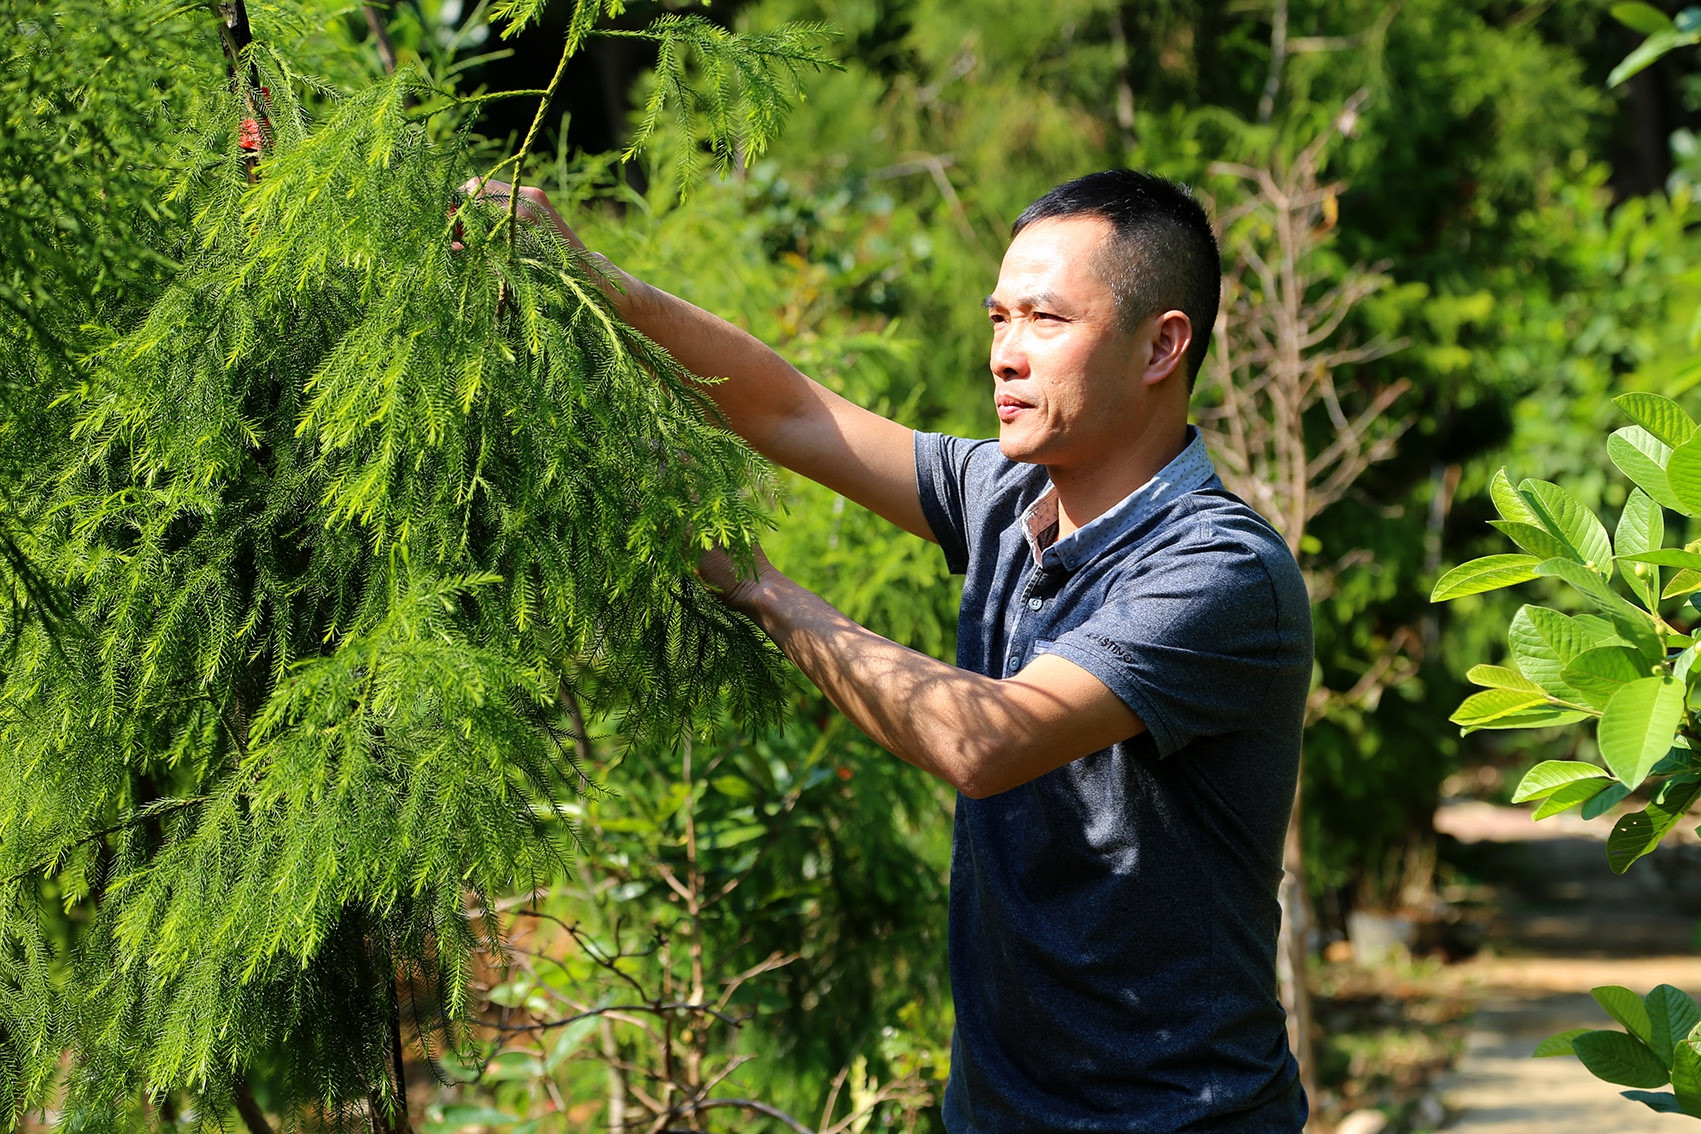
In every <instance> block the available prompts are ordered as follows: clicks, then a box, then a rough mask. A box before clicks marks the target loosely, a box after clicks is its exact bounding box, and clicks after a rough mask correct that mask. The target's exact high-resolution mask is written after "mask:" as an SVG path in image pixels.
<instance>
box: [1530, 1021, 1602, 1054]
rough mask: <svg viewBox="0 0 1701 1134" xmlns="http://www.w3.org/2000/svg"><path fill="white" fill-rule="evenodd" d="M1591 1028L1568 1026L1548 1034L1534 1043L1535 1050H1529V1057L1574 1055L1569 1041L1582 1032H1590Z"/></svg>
mask: <svg viewBox="0 0 1701 1134" xmlns="http://www.w3.org/2000/svg"><path fill="white" fill-rule="evenodd" d="M1594 1030H1595V1029H1593V1028H1568V1029H1566V1030H1565V1031H1563V1032H1559V1033H1558V1034H1556V1035H1551V1036H1548V1037H1547V1038H1546V1039H1544V1040H1542V1042H1541V1043H1538V1044H1537V1045H1536V1050H1534V1051H1532V1052H1530V1058H1531V1059H1547V1058H1549V1057H1550V1056H1555V1055H1576V1054H1577V1053H1576V1052H1575V1051H1572V1050H1571V1041H1572V1040H1574V1039H1576V1038H1577V1037H1578V1036H1580V1035H1582V1034H1583V1033H1584V1032H1592V1031H1594Z"/></svg>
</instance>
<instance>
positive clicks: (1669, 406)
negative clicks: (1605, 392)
mask: <svg viewBox="0 0 1701 1134" xmlns="http://www.w3.org/2000/svg"><path fill="white" fill-rule="evenodd" d="M1612 404H1613V405H1615V406H1617V407H1618V408H1619V409H1621V410H1623V411H1624V413H1625V416H1627V417H1629V418H1630V420H1631V421H1634V422H1635V423H1636V424H1637V425H1640V426H1641V427H1642V428H1643V429H1646V430H1647V431H1648V432H1649V433H1651V434H1653V435H1654V436H1655V437H1657V438H1659V440H1660V441H1662V442H1664V443H1665V444H1667V445H1669V446H1671V447H1672V448H1673V449H1676V448H1677V447H1678V446H1679V445H1682V444H1684V443H1685V442H1687V441H1688V440H1689V439H1690V438H1692V437H1694V436H1695V430H1696V424H1695V420H1694V419H1693V418H1691V417H1690V416H1689V414H1688V413H1687V412H1685V411H1684V408H1683V407H1682V406H1680V405H1678V404H1677V403H1676V402H1674V401H1672V400H1671V399H1670V398H1668V397H1666V396H1665V395H1663V394H1653V393H1647V392H1644V391H1635V392H1632V393H1628V394H1620V395H1618V397H1616V398H1614V399H1613V400H1612Z"/></svg>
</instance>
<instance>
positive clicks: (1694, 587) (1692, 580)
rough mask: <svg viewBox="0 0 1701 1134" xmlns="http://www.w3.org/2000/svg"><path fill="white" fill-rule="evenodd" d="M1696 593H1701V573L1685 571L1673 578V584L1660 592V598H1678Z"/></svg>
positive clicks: (1670, 583) (1668, 584) (1667, 585)
mask: <svg viewBox="0 0 1701 1134" xmlns="http://www.w3.org/2000/svg"><path fill="white" fill-rule="evenodd" d="M1696 591H1701V571H1690V570H1683V571H1679V572H1678V573H1677V574H1675V575H1673V576H1672V577H1671V582H1669V583H1667V584H1666V589H1665V590H1663V591H1661V592H1660V597H1661V598H1676V597H1677V596H1678V595H1688V594H1694V593H1695V592H1696Z"/></svg>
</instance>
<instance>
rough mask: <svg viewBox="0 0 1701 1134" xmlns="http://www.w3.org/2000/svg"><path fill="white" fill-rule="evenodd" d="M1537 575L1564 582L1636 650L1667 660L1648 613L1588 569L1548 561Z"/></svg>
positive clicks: (1555, 560) (1545, 560)
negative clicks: (1573, 588) (1586, 600)
mask: <svg viewBox="0 0 1701 1134" xmlns="http://www.w3.org/2000/svg"><path fill="white" fill-rule="evenodd" d="M1536 574H1538V575H1547V576H1551V577H1554V578H1558V579H1564V580H1565V581H1566V582H1567V583H1570V584H1571V585H1572V586H1573V587H1575V588H1577V590H1578V591H1579V592H1580V593H1581V594H1582V595H1583V597H1584V598H1586V599H1588V600H1589V602H1590V603H1592V604H1593V605H1594V607H1595V609H1597V610H1599V611H1600V612H1601V613H1602V614H1604V615H1606V617H1607V621H1609V622H1610V623H1612V628H1613V630H1614V631H1616V632H1617V634H1618V635H1619V636H1620V637H1622V638H1624V639H1625V640H1626V641H1628V642H1629V643H1630V645H1631V647H1632V648H1634V649H1636V650H1638V651H1639V652H1641V653H1643V654H1646V655H1647V656H1648V657H1649V658H1663V657H1665V652H1666V647H1665V642H1664V641H1663V640H1661V638H1660V636H1659V634H1658V633H1656V632H1655V630H1654V623H1653V620H1652V619H1651V618H1650V617H1649V615H1648V612H1647V611H1644V610H1642V609H1641V608H1640V607H1638V606H1636V604H1635V603H1632V602H1631V601H1630V600H1629V599H1627V598H1625V597H1624V596H1623V595H1621V594H1619V593H1618V592H1617V591H1615V590H1613V589H1612V584H1611V583H1609V582H1607V581H1606V580H1605V579H1603V578H1601V577H1600V575H1598V574H1596V573H1595V572H1594V571H1592V570H1590V569H1589V568H1588V567H1587V566H1586V565H1584V564H1582V563H1576V562H1573V561H1572V560H1569V559H1544V560H1542V561H1541V562H1540V563H1538V564H1536Z"/></svg>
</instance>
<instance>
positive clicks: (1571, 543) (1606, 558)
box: [1518, 479, 1612, 576]
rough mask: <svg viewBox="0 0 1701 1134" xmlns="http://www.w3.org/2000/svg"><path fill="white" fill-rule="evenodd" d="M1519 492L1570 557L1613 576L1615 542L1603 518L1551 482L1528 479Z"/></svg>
mask: <svg viewBox="0 0 1701 1134" xmlns="http://www.w3.org/2000/svg"><path fill="white" fill-rule="evenodd" d="M1518 492H1519V494H1520V495H1521V496H1523V497H1524V499H1526V500H1528V501H1529V502H1530V507H1531V508H1532V509H1533V510H1534V511H1535V513H1536V515H1537V516H1538V517H1539V522H1540V524H1541V526H1542V527H1544V528H1546V529H1547V531H1548V533H1549V534H1550V535H1553V536H1554V537H1556V538H1558V539H1559V540H1561V541H1562V542H1563V543H1564V544H1565V545H1566V546H1567V547H1569V548H1570V549H1571V552H1572V554H1571V558H1574V559H1576V560H1577V561H1578V562H1580V563H1582V564H1584V565H1585V566H1587V567H1589V568H1591V569H1593V570H1596V571H1599V572H1601V573H1602V574H1604V575H1608V576H1610V575H1611V574H1612V541H1610V540H1609V539H1608V538H1607V532H1606V527H1605V526H1604V525H1603V524H1602V523H1601V521H1600V518H1599V517H1597V516H1596V515H1595V514H1594V513H1593V512H1591V511H1589V508H1588V506H1587V505H1585V504H1584V503H1583V502H1582V501H1581V500H1579V499H1577V497H1576V496H1574V495H1573V494H1572V493H1571V492H1570V490H1568V489H1565V488H1562V487H1560V486H1559V485H1557V484H1554V483H1553V482H1552V481H1546V480H1534V479H1529V480H1525V481H1523V482H1522V483H1521V484H1519V485H1518Z"/></svg>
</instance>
